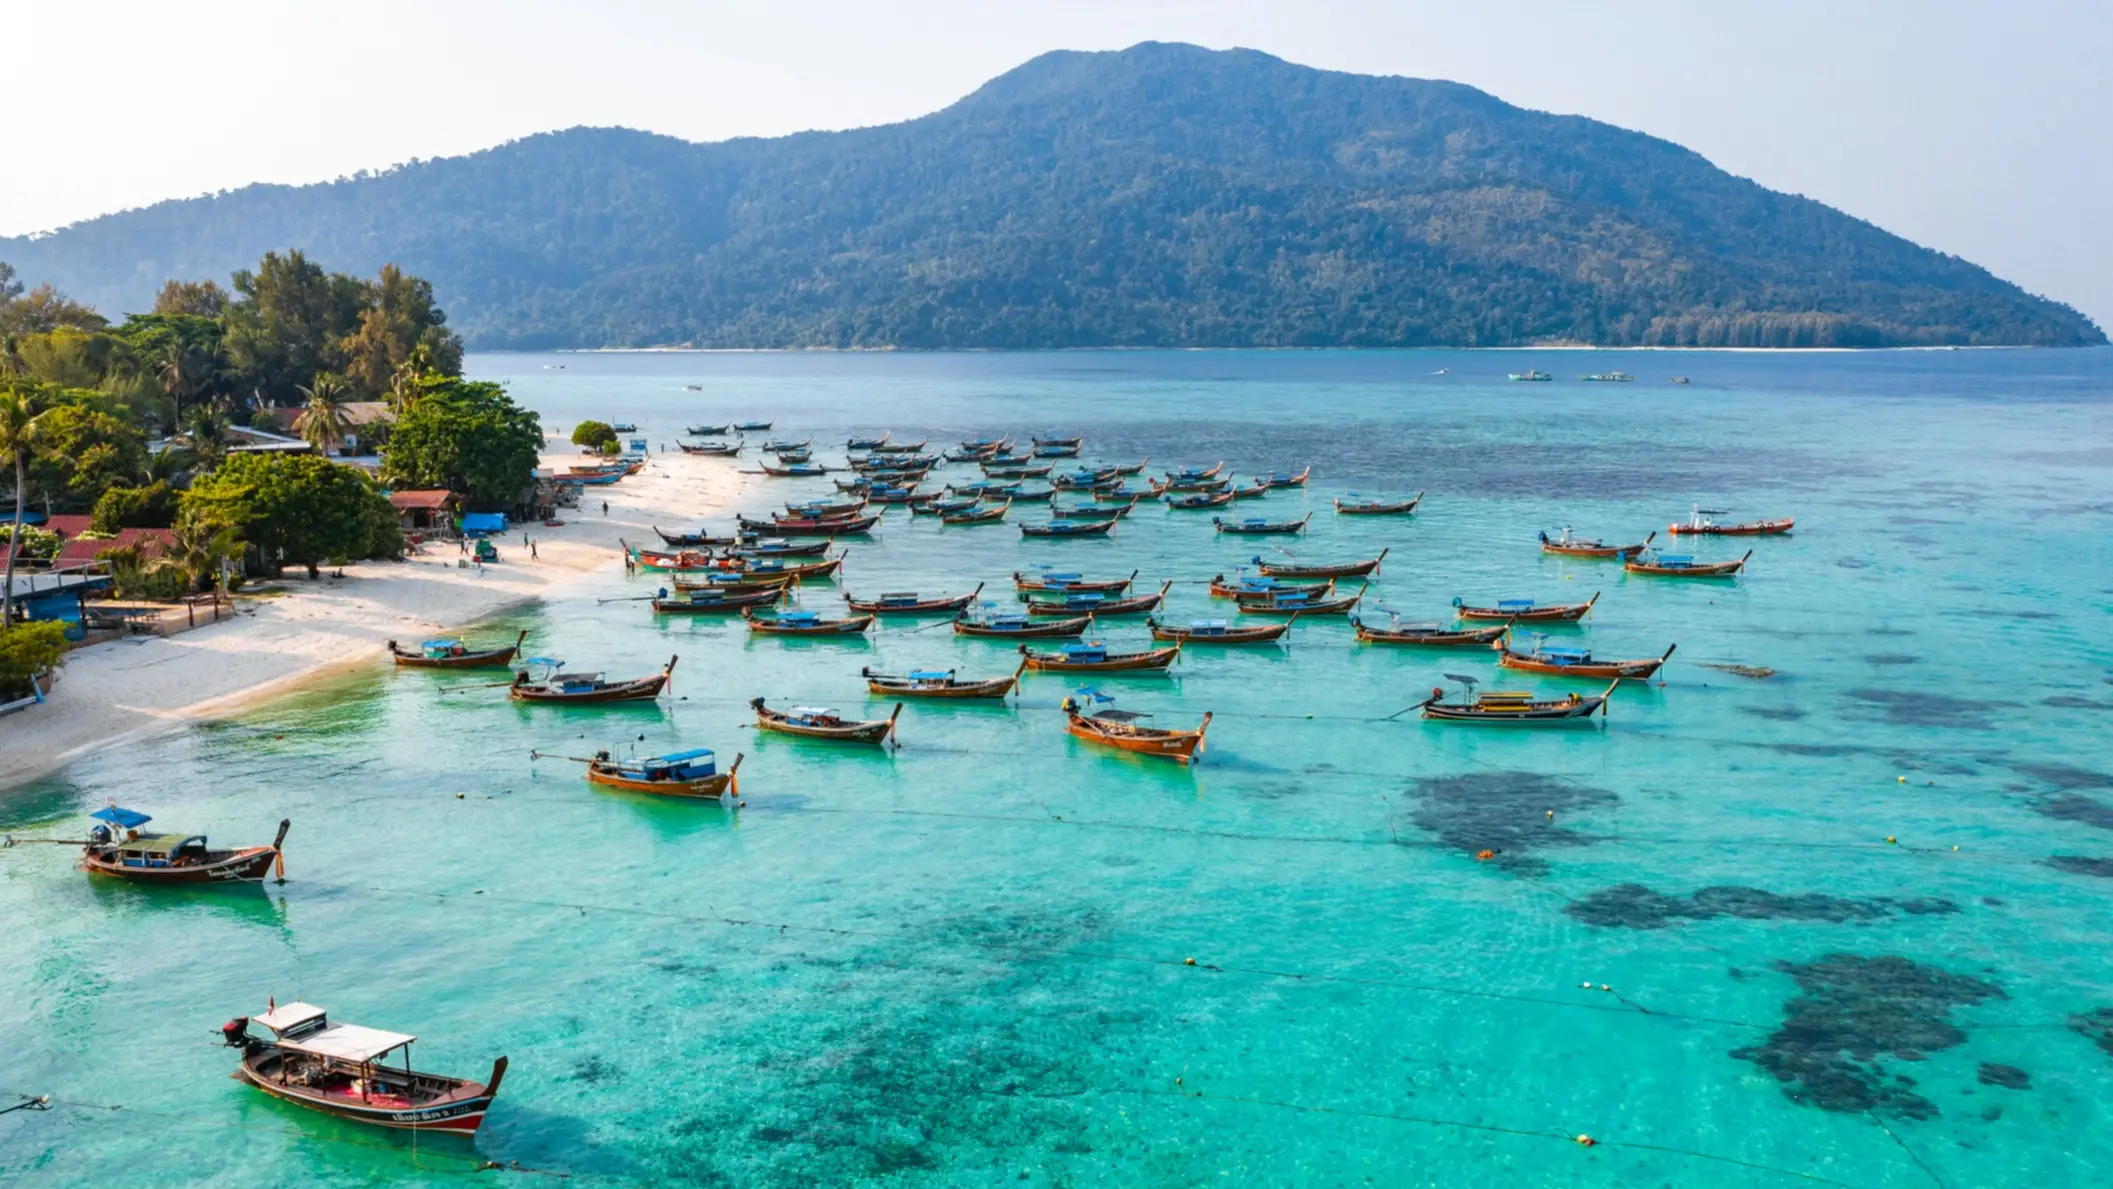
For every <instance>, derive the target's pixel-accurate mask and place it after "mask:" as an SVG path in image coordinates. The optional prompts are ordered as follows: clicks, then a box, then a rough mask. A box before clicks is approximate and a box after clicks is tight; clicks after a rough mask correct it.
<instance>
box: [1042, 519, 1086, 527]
mask: <svg viewBox="0 0 2113 1189" xmlns="http://www.w3.org/2000/svg"><path fill="white" fill-rule="evenodd" d="M1078 526H1079V523H1078V521H1076V520H1052V521H1050V522H1049V527H1051V528H1077V527H1078Z"/></svg>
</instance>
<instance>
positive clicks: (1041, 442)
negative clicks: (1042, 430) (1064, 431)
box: [1027, 437, 1086, 449]
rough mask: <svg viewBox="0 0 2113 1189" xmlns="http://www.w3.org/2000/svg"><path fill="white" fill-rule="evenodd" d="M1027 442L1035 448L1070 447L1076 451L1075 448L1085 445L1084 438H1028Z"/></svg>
mask: <svg viewBox="0 0 2113 1189" xmlns="http://www.w3.org/2000/svg"><path fill="white" fill-rule="evenodd" d="M1027 440H1028V442H1029V443H1030V444H1032V445H1035V446H1070V447H1072V448H1074V449H1076V448H1077V447H1079V446H1083V445H1085V443H1086V439H1085V438H1083V437H1070V438H1036V437H1030V438H1028V439H1027Z"/></svg>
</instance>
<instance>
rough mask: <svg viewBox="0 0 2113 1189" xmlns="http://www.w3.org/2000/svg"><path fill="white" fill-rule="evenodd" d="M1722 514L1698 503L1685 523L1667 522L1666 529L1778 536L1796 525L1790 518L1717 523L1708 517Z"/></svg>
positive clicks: (1684, 532)
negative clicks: (1741, 522) (1740, 522)
mask: <svg viewBox="0 0 2113 1189" xmlns="http://www.w3.org/2000/svg"><path fill="white" fill-rule="evenodd" d="M1722 515H1724V513H1723V512H1721V511H1719V510H1717V509H1714V508H1705V507H1702V506H1701V505H1699V504H1698V505H1696V507H1695V511H1694V512H1693V514H1691V515H1690V516H1689V517H1688V519H1687V523H1685V524H1669V525H1667V526H1666V531H1667V532H1669V533H1674V534H1676V535H1679V536H1700V537H1780V536H1782V535H1783V534H1785V533H1787V532H1789V531H1790V530H1791V529H1792V528H1793V527H1795V526H1796V525H1797V521H1795V520H1790V519H1784V520H1749V521H1747V522H1746V523H1744V524H1718V523H1717V522H1716V521H1714V520H1711V519H1710V517H1712V516H1722Z"/></svg>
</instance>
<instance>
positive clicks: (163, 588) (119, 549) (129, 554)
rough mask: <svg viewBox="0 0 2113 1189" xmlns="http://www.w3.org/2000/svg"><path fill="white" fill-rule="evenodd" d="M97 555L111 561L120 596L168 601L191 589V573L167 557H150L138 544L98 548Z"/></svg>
mask: <svg viewBox="0 0 2113 1189" xmlns="http://www.w3.org/2000/svg"><path fill="white" fill-rule="evenodd" d="M95 556H96V557H97V559H99V560H101V561H107V562H109V563H110V578H111V583H112V586H113V587H114V588H115V591H116V594H117V597H118V598H121V599H140V600H143V601H146V602H155V603H167V602H173V601H175V600H177V599H180V598H182V597H183V596H184V595H185V594H188V593H189V592H190V575H189V574H188V573H186V572H185V570H184V567H183V566H182V565H181V564H179V563H177V562H175V561H171V560H169V559H167V558H159V557H158V558H155V559H153V560H152V561H149V560H146V558H145V555H144V554H143V553H142V552H141V550H140V547H139V546H137V545H124V546H113V547H111V548H109V549H103V550H98V551H97V553H96V555H95Z"/></svg>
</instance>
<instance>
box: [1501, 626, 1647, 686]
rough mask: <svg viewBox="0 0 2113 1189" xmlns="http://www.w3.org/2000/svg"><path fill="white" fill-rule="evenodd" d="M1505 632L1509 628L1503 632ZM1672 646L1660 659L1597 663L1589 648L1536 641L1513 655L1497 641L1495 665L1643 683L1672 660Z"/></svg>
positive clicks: (1506, 642)
mask: <svg viewBox="0 0 2113 1189" xmlns="http://www.w3.org/2000/svg"><path fill="white" fill-rule="evenodd" d="M1506 630H1507V631H1509V629H1508V628H1507V629H1506ZM1678 647H1680V646H1679V645H1678V644H1675V645H1673V646H1671V647H1669V648H1667V649H1666V650H1665V655H1664V656H1654V657H1648V658H1646V659H1644V660H1636V661H1597V660H1593V659H1592V650H1591V649H1589V648H1569V647H1562V646H1556V645H1551V644H1548V643H1546V642H1545V641H1543V640H1540V639H1536V640H1535V641H1534V642H1533V647H1532V650H1531V651H1528V652H1517V651H1514V650H1513V649H1512V647H1511V642H1510V641H1509V640H1500V641H1498V642H1497V645H1496V648H1497V665H1498V666H1499V667H1500V668H1505V669H1519V670H1522V671H1524V672H1527V673H1547V674H1551V675H1553V676H1556V677H1589V678H1592V679H1594V680H1596V681H1606V680H1609V679H1612V680H1615V681H1644V680H1647V679H1649V678H1650V676H1651V675H1652V674H1654V673H1656V672H1658V670H1659V668H1660V666H1662V665H1664V664H1665V663H1666V661H1668V660H1670V659H1672V656H1673V649H1674V648H1678Z"/></svg>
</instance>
